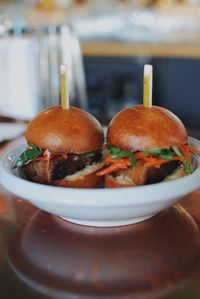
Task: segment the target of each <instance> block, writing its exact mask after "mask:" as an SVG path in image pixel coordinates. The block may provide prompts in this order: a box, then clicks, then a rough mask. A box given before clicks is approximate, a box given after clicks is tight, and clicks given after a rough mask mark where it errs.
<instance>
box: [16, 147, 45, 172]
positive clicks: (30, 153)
mask: <svg viewBox="0 0 200 299" xmlns="http://www.w3.org/2000/svg"><path fill="white" fill-rule="evenodd" d="M42 153H43V150H42V149H41V148H40V147H36V146H34V145H33V144H29V149H27V150H26V151H24V152H23V153H22V154H21V155H20V156H19V158H18V159H17V161H16V163H15V165H14V167H13V168H16V167H21V166H23V165H25V164H27V163H29V162H30V161H31V160H33V159H34V158H36V157H39V156H40V155H41V154H42Z"/></svg>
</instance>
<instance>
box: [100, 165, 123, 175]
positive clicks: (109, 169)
mask: <svg viewBox="0 0 200 299" xmlns="http://www.w3.org/2000/svg"><path fill="white" fill-rule="evenodd" d="M125 168H127V166H126V165H123V164H116V165H111V166H109V167H107V168H105V169H102V170H100V171H98V172H97V173H96V175H98V176H102V175H106V174H110V173H112V172H115V171H117V170H120V169H125Z"/></svg>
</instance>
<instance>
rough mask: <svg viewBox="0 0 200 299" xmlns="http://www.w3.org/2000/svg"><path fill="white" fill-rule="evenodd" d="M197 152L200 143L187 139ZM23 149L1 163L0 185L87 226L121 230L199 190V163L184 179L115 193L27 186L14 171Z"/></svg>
mask: <svg viewBox="0 0 200 299" xmlns="http://www.w3.org/2000/svg"><path fill="white" fill-rule="evenodd" d="M190 142H191V143H192V144H193V145H194V146H195V147H196V148H200V141H198V140H196V139H194V138H190ZM24 148H25V145H22V146H18V147H16V148H14V149H12V150H10V151H9V152H8V153H7V154H6V155H5V156H4V157H3V158H2V160H1V164H0V182H1V184H2V185H3V186H4V187H5V188H6V189H7V190H9V191H10V192H12V193H14V194H15V195H17V196H19V197H22V198H24V199H27V200H28V201H30V202H31V203H33V204H34V205H35V206H37V207H39V208H41V209H42V210H44V211H47V212H49V213H52V214H55V215H58V216H60V217H62V218H64V219H66V220H69V221H71V222H74V223H78V224H83V225H89V226H121V225H127V224H132V223H136V222H140V221H143V220H145V219H148V218H150V217H152V216H154V215H155V214H157V213H158V212H160V211H162V210H163V209H165V208H167V207H169V206H171V205H173V204H175V203H177V202H178V201H179V199H181V197H183V196H185V195H187V194H189V193H191V192H192V191H194V190H196V189H198V188H199V187H200V159H197V158H195V159H196V161H195V164H196V169H195V171H194V172H193V173H192V174H191V175H188V176H186V177H183V178H180V179H177V180H174V181H170V182H162V183H157V184H152V185H146V186H138V187H130V188H117V189H107V188H105V189H75V188H63V187H54V186H47V185H42V184H37V183H33V182H29V181H27V180H25V179H23V178H21V177H20V175H19V173H16V172H15V171H13V169H12V166H13V164H14V163H15V161H16V158H17V157H18V156H19V155H20V154H21V152H22V151H23V150H24Z"/></svg>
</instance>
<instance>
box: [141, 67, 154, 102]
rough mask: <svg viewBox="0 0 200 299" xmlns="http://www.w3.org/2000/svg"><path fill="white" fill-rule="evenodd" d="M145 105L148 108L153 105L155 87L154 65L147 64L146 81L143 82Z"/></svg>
mask: <svg viewBox="0 0 200 299" xmlns="http://www.w3.org/2000/svg"><path fill="white" fill-rule="evenodd" d="M143 84H144V86H143V105H144V107H146V108H150V107H152V89H153V66H152V65H150V64H145V66H144V82H143Z"/></svg>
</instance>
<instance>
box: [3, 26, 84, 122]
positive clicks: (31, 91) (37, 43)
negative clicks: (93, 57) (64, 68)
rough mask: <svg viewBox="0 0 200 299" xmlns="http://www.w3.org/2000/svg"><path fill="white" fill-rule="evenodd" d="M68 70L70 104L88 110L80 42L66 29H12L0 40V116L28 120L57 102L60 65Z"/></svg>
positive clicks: (15, 27) (49, 27)
mask: <svg viewBox="0 0 200 299" xmlns="http://www.w3.org/2000/svg"><path fill="white" fill-rule="evenodd" d="M62 63H64V64H67V65H68V68H69V93H70V100H71V105H76V106H79V107H82V108H84V109H87V95H86V88H85V78H84V71H83V64H82V55H81V50H80V47H79V41H78V39H77V38H76V37H75V35H74V34H73V33H72V32H71V30H70V29H69V28H68V27H67V26H66V25H62V26H53V25H51V26H45V27H40V28H30V27H28V26H13V27H12V28H10V29H9V30H7V31H4V32H3V33H2V34H1V39H0V114H1V115H3V116H7V117H13V118H17V119H25V120H29V119H30V118H32V117H33V116H34V115H35V114H36V113H37V112H38V111H40V110H41V109H43V108H45V107H48V106H50V105H56V104H59V103H60V88H59V70H60V64H62Z"/></svg>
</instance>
